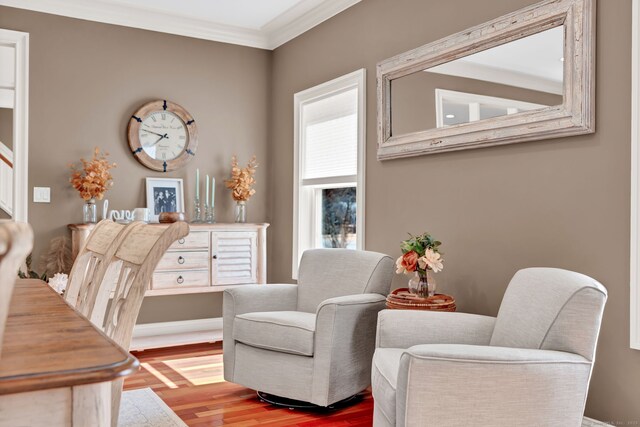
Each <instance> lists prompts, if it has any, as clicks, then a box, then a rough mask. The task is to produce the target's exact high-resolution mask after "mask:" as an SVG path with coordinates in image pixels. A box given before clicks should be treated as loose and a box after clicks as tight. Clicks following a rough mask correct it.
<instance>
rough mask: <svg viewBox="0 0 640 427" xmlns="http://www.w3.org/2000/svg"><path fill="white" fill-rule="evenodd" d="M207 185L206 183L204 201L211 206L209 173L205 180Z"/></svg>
mask: <svg viewBox="0 0 640 427" xmlns="http://www.w3.org/2000/svg"><path fill="white" fill-rule="evenodd" d="M205 183H206V184H207V185H205V190H204V202H205V204H206V206H209V175H207V180H206V181H205Z"/></svg>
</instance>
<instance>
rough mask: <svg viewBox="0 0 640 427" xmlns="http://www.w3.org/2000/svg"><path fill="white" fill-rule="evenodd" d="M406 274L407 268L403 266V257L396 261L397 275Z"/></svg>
mask: <svg viewBox="0 0 640 427" xmlns="http://www.w3.org/2000/svg"><path fill="white" fill-rule="evenodd" d="M402 273H406V270H405V268H404V267H403V265H402V257H400V258H398V259H397V260H396V274H402Z"/></svg>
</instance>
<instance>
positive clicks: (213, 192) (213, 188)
mask: <svg viewBox="0 0 640 427" xmlns="http://www.w3.org/2000/svg"><path fill="white" fill-rule="evenodd" d="M215 206H216V179H215V178H214V177H211V207H212V208H214V207H215Z"/></svg>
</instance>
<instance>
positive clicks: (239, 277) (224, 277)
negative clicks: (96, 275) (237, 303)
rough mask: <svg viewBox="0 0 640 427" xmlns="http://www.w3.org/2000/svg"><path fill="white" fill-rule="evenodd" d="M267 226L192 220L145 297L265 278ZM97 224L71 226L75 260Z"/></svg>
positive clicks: (211, 289)
mask: <svg viewBox="0 0 640 427" xmlns="http://www.w3.org/2000/svg"><path fill="white" fill-rule="evenodd" d="M163 226H164V225H163V224H158V225H157V227H163ZM268 226H269V224H189V227H190V231H189V234H188V235H187V236H186V237H185V238H183V239H180V240H178V241H176V242H175V243H174V244H173V245H172V246H171V247H170V248H169V250H168V251H167V253H166V254H165V255H164V256H163V257H162V259H161V260H160V262H159V263H158V266H157V267H156V270H155V271H154V273H153V278H152V279H151V283H150V284H149V289H148V290H147V292H146V294H145V296H154V295H180V294H191V293H200V292H220V291H223V290H224V289H225V288H228V287H230V286H238V285H245V284H263V283H266V281H267V227H268ZM94 227H95V224H71V225H69V229H70V230H71V241H72V252H73V257H74V259H75V256H76V255H77V254H78V251H79V250H80V248H81V247H82V245H83V244H84V242H85V241H86V239H87V237H88V236H89V233H91V230H92V229H93V228H94Z"/></svg>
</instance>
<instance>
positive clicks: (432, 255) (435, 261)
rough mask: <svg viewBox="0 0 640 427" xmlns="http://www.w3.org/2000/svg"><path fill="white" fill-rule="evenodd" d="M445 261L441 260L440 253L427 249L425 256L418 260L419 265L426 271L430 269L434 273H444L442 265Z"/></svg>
mask: <svg viewBox="0 0 640 427" xmlns="http://www.w3.org/2000/svg"><path fill="white" fill-rule="evenodd" d="M443 261H444V260H443V259H442V258H440V254H439V253H437V252H434V251H433V250H431V249H427V250H426V251H425V253H424V256H423V257H421V258H420V259H419V260H418V264H419V265H420V268H422V269H425V270H426V269H427V268H429V269H431V270H433V272H434V273H437V272H439V271H442V269H443V268H444V266H443V265H442V262H443Z"/></svg>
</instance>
